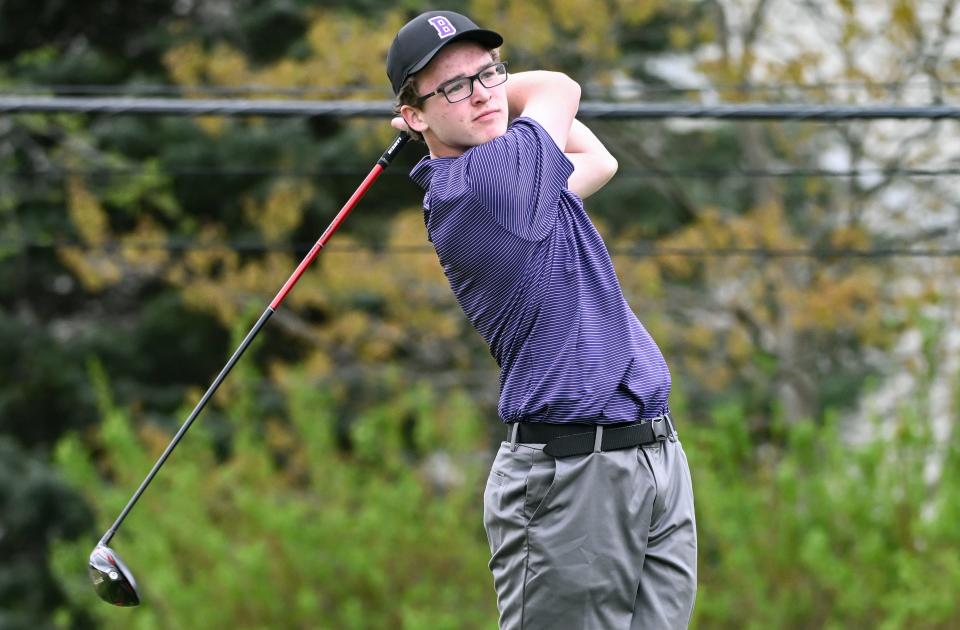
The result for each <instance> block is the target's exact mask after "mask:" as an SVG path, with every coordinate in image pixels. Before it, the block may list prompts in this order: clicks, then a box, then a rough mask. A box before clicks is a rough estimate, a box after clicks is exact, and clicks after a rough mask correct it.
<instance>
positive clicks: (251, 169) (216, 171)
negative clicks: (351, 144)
mask: <svg viewBox="0 0 960 630" xmlns="http://www.w3.org/2000/svg"><path fill="white" fill-rule="evenodd" d="M144 172H146V169H145V168H141V167H134V166H130V167H103V168H92V169H50V170H39V171H38V170H24V169H20V170H12V171H3V170H0V176H4V175H6V176H11V177H16V178H23V179H27V178H31V177H40V178H44V179H62V178H65V177H71V176H78V177H84V178H97V177H135V176H137V175H141V174H143V173H144ZM157 173H158V174H160V175H172V176H177V177H180V176H183V177H256V176H259V177H269V176H275V177H362V176H364V175H366V174H367V171H363V170H360V169H353V168H325V169H303V168H267V167H258V166H237V167H232V166H228V167H222V168H211V167H172V168H163V167H161V168H160V169H159V170H158V171H157ZM383 175H393V176H396V177H407V176H408V175H407V173H405V172H403V171H402V170H394V171H385V172H384V173H383ZM958 175H960V167H943V168H858V169H846V170H835V169H821V168H799V169H736V168H732V169H673V170H663V171H652V170H644V169H632V170H626V169H621V170H620V171H618V172H617V177H618V178H620V177H629V178H639V179H648V178H649V179H659V178H663V177H676V178H691V179H727V178H734V179H735V178H744V179H752V178H792V177H798V178H816V177H824V178H851V177H853V178H857V177H866V178H872V177H918V178H922V177H951V176H958Z"/></svg>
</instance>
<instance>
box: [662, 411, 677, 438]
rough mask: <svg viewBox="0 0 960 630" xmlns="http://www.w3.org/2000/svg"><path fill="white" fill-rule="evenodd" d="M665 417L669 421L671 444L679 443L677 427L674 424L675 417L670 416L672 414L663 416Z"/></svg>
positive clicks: (668, 413)
mask: <svg viewBox="0 0 960 630" xmlns="http://www.w3.org/2000/svg"><path fill="white" fill-rule="evenodd" d="M663 417H664V418H666V419H667V427H668V428H669V430H670V437H669V440H670V441H671V442H676V441H677V425H676V424H674V423H673V416H671V415H670V412H669V411H668V412H667V413H665V414H663Z"/></svg>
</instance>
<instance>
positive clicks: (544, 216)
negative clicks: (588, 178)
mask: <svg viewBox="0 0 960 630" xmlns="http://www.w3.org/2000/svg"><path fill="white" fill-rule="evenodd" d="M463 157H464V158H466V160H465V163H464V165H463V166H464V178H465V179H466V182H467V185H468V186H470V187H471V188H472V189H473V192H474V194H475V195H476V196H477V198H478V200H479V201H480V203H481V204H482V205H483V206H484V207H485V208H487V209H489V210H490V212H491V213H492V214H493V216H494V218H495V219H496V220H497V221H498V222H499V223H500V224H501V225H503V226H504V227H505V228H506V229H508V230H509V231H510V232H512V233H514V234H516V235H517V236H520V237H522V238H525V239H529V240H537V241H539V240H541V239H543V238H544V237H545V236H546V235H547V234H549V233H550V231H551V230H552V229H553V226H554V225H555V223H556V220H557V213H558V212H559V202H560V196H561V194H562V193H563V191H564V189H566V188H567V180H568V179H569V178H570V175H571V174H572V173H573V164H572V163H571V162H570V160H568V159H567V156H565V155H564V154H563V152H562V151H561V150H560V148H559V147H558V146H557V143H556V142H554V140H553V138H551V137H550V135H549V134H548V133H547V132H546V130H545V129H544V128H543V127H541V126H540V124H539V123H538V122H536V121H535V120H533V119H531V118H525V117H520V118H517V119H516V120H515V121H514V122H513V123H512V124H511V125H510V127H509V129H507V132H506V133H505V134H504V135H502V136H500V137H499V138H496V139H494V140H491V141H490V142H486V143H484V144H482V145H480V146H477V147H473V148H472V149H470V150H469V151H467V153H465V154H464V156H463Z"/></svg>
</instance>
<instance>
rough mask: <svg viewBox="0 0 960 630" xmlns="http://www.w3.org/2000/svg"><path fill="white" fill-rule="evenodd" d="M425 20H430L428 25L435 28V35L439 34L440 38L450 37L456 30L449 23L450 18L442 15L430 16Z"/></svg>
mask: <svg viewBox="0 0 960 630" xmlns="http://www.w3.org/2000/svg"><path fill="white" fill-rule="evenodd" d="M427 21H428V22H430V26H432V27H433V28H435V29H436V30H437V35H439V36H440V39H443V38H445V37H450V36H451V35H453V34H454V33H456V32H457V29H455V28H454V27H453V24H451V23H450V20H448V19H447V18H445V17H443V16H442V15H438V16H436V17H432V18H430V19H429V20H427Z"/></svg>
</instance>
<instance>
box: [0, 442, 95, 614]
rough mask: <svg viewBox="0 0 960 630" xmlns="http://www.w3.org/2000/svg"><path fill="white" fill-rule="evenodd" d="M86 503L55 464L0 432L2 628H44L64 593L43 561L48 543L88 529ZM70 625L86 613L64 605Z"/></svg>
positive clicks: (86, 531) (90, 516) (60, 604)
mask: <svg viewBox="0 0 960 630" xmlns="http://www.w3.org/2000/svg"><path fill="white" fill-rule="evenodd" d="M92 520H93V519H92V515H91V513H90V510H89V508H88V507H87V506H86V505H85V504H84V503H83V501H82V500H81V499H80V498H79V497H78V496H77V495H76V493H75V492H74V489H73V488H71V487H70V486H68V485H67V484H66V483H65V482H64V480H63V479H62V478H61V476H60V475H58V474H57V473H56V472H55V471H54V470H53V469H51V468H50V467H49V466H48V465H47V464H46V463H45V462H43V461H42V460H41V459H39V458H37V457H35V456H34V455H33V454H32V453H29V452H26V451H24V450H22V449H21V448H19V447H18V446H17V444H16V443H15V442H14V441H13V440H11V439H10V438H9V437H6V436H2V435H0V557H2V558H3V562H2V563H0V628H47V627H50V626H49V621H50V618H49V611H50V610H51V609H52V608H53V607H55V606H63V605H64V603H63V594H62V590H61V588H60V585H59V583H58V581H57V580H56V579H55V578H54V576H53V575H52V574H51V571H50V568H49V566H48V563H47V558H46V556H47V546H48V545H49V544H50V543H51V542H53V541H55V540H61V541H62V540H77V539H78V538H80V537H82V536H86V535H89V533H90V531H91V529H92ZM66 610H67V611H68V612H69V613H70V614H71V615H72V617H73V619H74V627H75V628H81V627H88V623H89V619H88V617H87V615H86V614H85V613H84V612H82V611H81V610H79V609H75V608H72V607H69V608H66Z"/></svg>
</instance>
